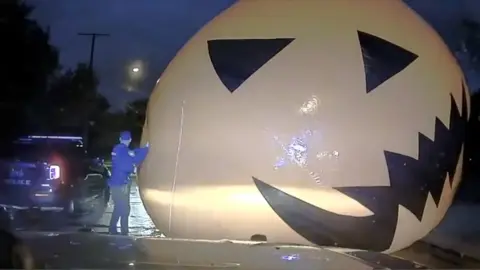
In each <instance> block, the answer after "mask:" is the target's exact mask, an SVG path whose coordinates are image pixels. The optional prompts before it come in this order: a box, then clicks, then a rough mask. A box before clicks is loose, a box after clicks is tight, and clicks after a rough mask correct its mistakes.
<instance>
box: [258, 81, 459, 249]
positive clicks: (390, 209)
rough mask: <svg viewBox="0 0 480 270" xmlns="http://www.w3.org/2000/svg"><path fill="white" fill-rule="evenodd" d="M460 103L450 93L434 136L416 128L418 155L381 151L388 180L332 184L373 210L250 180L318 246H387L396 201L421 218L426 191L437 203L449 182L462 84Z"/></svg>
mask: <svg viewBox="0 0 480 270" xmlns="http://www.w3.org/2000/svg"><path fill="white" fill-rule="evenodd" d="M462 88H463V89H462V109H461V111H460V109H459V108H458V106H457V104H456V102H455V99H454V97H453V95H450V98H451V111H450V123H449V127H446V126H445V125H444V124H443V123H442V122H441V121H440V120H439V119H438V118H437V119H436V122H435V139H434V140H433V141H432V140H430V139H429V138H428V137H426V136H425V135H423V134H421V133H419V135H418V140H419V157H418V159H414V158H411V157H408V156H405V155H401V154H398V153H393V152H388V151H385V159H386V161H387V166H388V171H389V177H390V186H378V187H375V186H373V187H372V186H370V187H342V188H335V189H336V190H338V191H340V192H342V193H343V194H345V195H347V196H349V197H351V198H353V199H355V200H356V201H358V202H359V203H361V204H362V205H363V206H365V207H366V208H368V209H369V210H370V211H372V212H373V213H375V214H374V215H373V216H368V217H349V216H343V215H338V214H335V213H332V212H329V211H326V210H324V209H321V208H318V207H316V206H314V205H312V204H309V203H307V202H305V201H302V200H300V199H298V198H295V197H293V196H291V195H289V194H287V193H285V192H283V191H281V190H279V189H277V188H275V187H273V186H271V185H269V184H267V183H265V182H263V181H261V180H259V179H257V178H255V177H253V181H254V183H255V185H256V186H257V188H258V190H259V191H260V193H261V194H262V195H263V197H264V198H265V199H266V201H267V202H268V204H269V205H270V206H271V207H272V209H273V210H274V211H275V212H276V214H277V215H278V216H279V217H280V218H281V219H282V220H283V221H284V222H285V223H286V224H288V226H290V228H292V229H293V230H294V231H296V232H297V233H298V234H300V235H301V236H302V237H304V238H305V239H307V240H308V241H310V242H312V243H314V244H316V245H320V246H337V247H344V248H354V249H364V250H371V251H385V250H387V249H389V248H390V246H391V244H392V241H393V237H394V235H395V230H396V228H397V221H398V214H399V213H398V209H399V205H401V206H403V207H405V208H406V209H408V210H409V211H410V212H411V213H412V214H414V215H415V216H416V218H417V219H418V220H419V221H421V219H422V216H423V212H424V209H425V206H426V203H427V198H428V195H429V194H430V195H431V196H432V198H433V200H434V201H435V204H436V205H437V206H438V204H439V202H440V198H441V195H442V191H443V188H444V185H445V181H446V179H447V175H448V181H449V184H450V186H452V185H453V179H454V176H455V174H456V173H457V172H456V168H457V165H458V163H459V162H460V161H461V158H462V157H461V156H460V154H461V152H462V148H463V144H464V141H465V129H466V125H467V121H468V107H467V98H466V95H467V94H468V93H466V92H465V86H464V85H463V84H462Z"/></svg>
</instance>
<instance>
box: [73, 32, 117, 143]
mask: <svg viewBox="0 0 480 270" xmlns="http://www.w3.org/2000/svg"><path fill="white" fill-rule="evenodd" d="M77 34H78V35H79V36H90V37H91V42H90V60H89V62H88V69H89V70H90V76H91V79H92V81H93V74H94V73H93V56H94V53H95V41H96V39H97V37H109V36H110V34H105V33H82V32H81V33H77ZM84 121H85V123H84V127H83V144H84V147H85V149H86V148H87V147H88V135H89V127H90V121H89V119H88V117H87V119H85V120H84Z"/></svg>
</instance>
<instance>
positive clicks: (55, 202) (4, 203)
mask: <svg viewBox="0 0 480 270" xmlns="http://www.w3.org/2000/svg"><path fill="white" fill-rule="evenodd" d="M109 176H110V172H109V170H108V169H107V167H106V166H105V165H104V164H103V161H102V160H100V159H98V158H88V156H87V152H86V150H85V149H84V147H83V141H82V138H81V137H74V136H26V137H22V138H19V139H18V140H16V141H14V142H12V143H11V145H10V147H7V148H6V149H1V150H0V207H3V208H6V209H20V210H21V209H25V210H26V209H40V210H42V211H61V212H65V213H68V214H73V213H77V212H80V211H88V207H89V205H92V204H91V203H88V202H91V201H92V200H95V199H101V200H102V203H104V204H105V205H106V204H107V203H108V200H109V194H110V193H109V189H108V184H107V179H108V177H109Z"/></svg>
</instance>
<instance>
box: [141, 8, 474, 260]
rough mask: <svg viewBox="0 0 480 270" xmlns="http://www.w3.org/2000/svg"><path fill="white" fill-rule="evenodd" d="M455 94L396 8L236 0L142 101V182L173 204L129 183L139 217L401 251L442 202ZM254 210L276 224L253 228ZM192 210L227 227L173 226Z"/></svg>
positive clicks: (448, 181) (444, 62) (412, 21)
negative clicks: (141, 203)
mask: <svg viewBox="0 0 480 270" xmlns="http://www.w3.org/2000/svg"><path fill="white" fill-rule="evenodd" d="M467 99H468V94H467V89H466V87H465V85H464V81H463V75H462V73H461V71H460V69H459V67H458V66H457V64H456V61H455V59H454V58H453V57H452V56H451V55H450V53H449V51H448V49H447V48H446V46H445V45H444V44H443V42H442V41H441V39H440V38H439V37H438V36H437V35H436V33H434V31H432V30H431V29H430V28H429V27H428V26H427V25H426V24H425V23H424V22H423V21H422V20H421V19H420V18H418V17H417V16H416V15H415V14H414V13H413V12H411V11H410V10H409V9H408V8H407V7H405V6H404V5H403V4H402V3H401V1H394V0H392V1H386V0H382V1H376V0H369V1H356V0H336V1H310V0H296V1H289V0H272V1H270V0H263V1H262V0H258V1H240V2H238V3H237V4H235V5H234V6H233V7H231V8H230V9H229V10H227V11H225V12H224V13H223V14H221V15H219V16H218V17H217V18H215V19H214V20H213V21H212V22H211V23H209V24H208V25H207V26H206V27H204V29H202V30H201V31H200V32H199V33H197V35H196V36H194V37H193V39H192V40H190V41H189V43H187V45H186V46H185V47H184V48H183V49H182V50H181V51H180V52H179V54H178V55H177V56H176V58H175V59H174V60H173V61H172V63H171V64H170V66H169V67H168V68H167V70H166V71H165V73H164V74H163V76H162V77H161V79H160V80H159V82H158V84H157V86H156V88H155V91H154V93H153V95H152V97H151V99H150V103H149V108H148V115H147V117H148V121H149V123H148V129H146V131H145V132H144V137H148V140H149V141H150V143H151V145H152V150H151V152H150V153H149V157H148V159H147V161H146V164H145V166H144V168H142V175H141V181H140V184H141V187H142V189H143V190H144V191H146V190H162V191H165V192H174V193H175V200H173V199H172V200H170V199H169V200H166V201H168V202H163V204H162V203H158V198H157V201H155V199H153V198H149V197H148V196H146V193H145V192H143V193H144V195H145V196H144V199H145V203H146V205H147V210H149V213H150V214H151V215H152V218H153V220H154V221H155V222H156V224H157V225H158V226H161V224H162V223H165V220H166V218H165V215H164V214H161V213H160V212H162V211H163V212H168V211H164V210H165V209H167V208H169V212H170V216H169V218H168V220H169V222H172V220H173V222H174V223H175V222H176V223H175V224H176V225H175V226H176V227H175V226H174V225H171V224H170V225H171V226H169V230H171V231H173V232H176V235H179V236H189V237H195V235H200V237H201V236H205V237H207V236H213V235H216V234H215V233H214V232H213V231H212V230H214V229H215V230H218V231H220V232H224V233H225V235H226V236H225V237H228V236H229V235H233V236H236V235H239V234H240V232H243V231H242V230H244V229H245V228H246V227H249V226H250V227H255V229H252V228H250V227H249V229H245V230H247V231H248V232H254V230H257V231H265V234H266V235H267V236H269V232H273V234H275V233H278V235H280V234H281V232H284V231H285V229H284V227H282V226H284V225H285V224H286V226H285V227H288V228H289V229H293V231H295V232H296V233H297V234H298V235H300V236H301V237H303V238H304V239H307V240H308V241H309V242H311V243H314V244H318V245H328V246H340V247H348V248H359V249H369V250H378V251H385V250H396V249H400V248H403V247H405V246H406V245H408V244H410V243H412V242H413V241H415V240H417V239H419V238H421V237H423V236H424V235H426V234H427V233H428V232H429V231H430V230H431V229H432V228H433V227H434V226H436V224H438V222H439V221H440V219H441V218H442V217H443V215H444V214H445V212H446V210H447V208H448V207H449V205H450V203H451V200H452V197H453V194H454V190H455V189H456V187H457V185H458V183H459V181H460V175H461V165H462V157H461V153H462V149H463V142H464V128H465V124H466V121H467V117H468V106H467V104H468V100H467ZM172 183H173V186H175V187H172ZM229 186H230V187H236V188H237V189H236V191H235V190H233V189H231V190H229V191H228V189H227V188H226V187H229ZM241 187H244V188H245V190H248V191H245V192H243V191H240V190H242V189H241ZM202 188H203V189H202ZM208 188H209V189H208ZM199 190H204V192H203V193H202V192H200V191H199ZM207 191H208V192H207ZM215 192H217V193H218V194H217V193H215ZM242 192H243V193H248V194H250V195H251V194H254V193H255V194H257V195H258V196H260V195H261V196H263V197H262V200H260V201H259V202H258V205H257V206H255V207H253V208H249V209H250V210H241V208H242V207H245V208H248V207H249V204H248V203H245V204H244V205H242V203H240V202H238V201H237V202H236V204H234V203H233V201H230V199H226V198H227V197H228V196H230V197H228V198H231V196H236V195H238V196H240V195H239V194H240V193H242ZM220 193H221V194H220ZM182 194H183V195H182ZM194 194H196V195H194ZM202 194H203V195H202ZM225 194H229V195H228V196H227V195H225ZM197 195H198V196H199V197H198V199H197V200H191V201H190V202H186V201H187V199H185V200H183V199H181V197H182V196H184V197H185V198H187V197H188V198H190V199H191V198H192V197H195V196H197ZM257 195H251V196H257ZM222 196H223V197H222ZM169 198H170V197H169ZM215 198H216V199H215ZM222 198H223V199H222ZM182 200H183V201H182ZM199 200H205V201H206V202H207V201H209V203H202V202H200V201H199ZM154 201H155V202H154ZM260 204H262V206H259V205H260ZM153 205H155V207H153ZM159 205H168V207H167V206H165V207H166V208H164V209H162V208H161V206H159ZM203 205H204V206H203ZM172 207H173V208H175V209H178V211H177V213H176V214H175V213H173V214H172ZM221 207H224V208H226V209H230V214H228V213H227V212H228V211H227V210H222V209H223V208H222V209H221ZM154 208H155V209H154ZM157 209H158V210H157ZM259 209H263V210H259ZM267 209H268V210H267ZM195 211H196V212H195ZM239 211H240V212H242V211H246V215H247V216H244V219H245V222H247V221H246V220H247V219H249V216H248V213H250V219H251V220H250V221H248V223H250V225H248V226H247V225H245V226H244V225H242V224H244V223H242V220H239V219H238V218H234V217H232V215H235V214H233V212H236V213H237V214H236V215H240V216H241V214H239V213H240V212H239ZM256 211H259V212H258V215H256V214H255V213H257V212H256ZM262 211H263V212H262ZM268 211H269V212H268ZM260 212H261V213H262V215H263V216H260V215H261V214H260ZM267 212H268V213H273V214H275V215H277V216H278V217H280V219H281V222H283V224H282V225H275V224H273V223H272V225H271V227H269V228H264V229H261V228H263V227H262V226H268V223H262V222H261V221H260V220H261V219H262V218H263V217H264V216H265V215H267V214H265V213H267ZM242 213H243V212H242ZM200 214H201V215H203V217H202V220H205V219H212V220H215V221H214V222H213V223H215V222H217V223H215V224H220V225H219V226H226V227H228V226H230V227H228V229H218V228H217V227H215V225H212V227H214V228H212V229H210V231H209V229H208V228H206V227H202V225H199V224H196V225H192V224H189V225H183V223H187V222H188V221H192V220H193V218H194V217H195V216H196V217H199V216H200ZM273 214H272V215H273ZM172 215H174V216H175V215H176V217H172ZM160 216H161V217H160ZM269 217H271V216H269ZM177 218H178V221H175V220H176V219H177ZM225 220H230V221H228V222H227V221H225ZM199 222H203V221H199ZM256 222H258V223H257V224H256V225H255V223H256ZM272 222H273V221H272ZM242 226H243V227H242ZM280 227H281V228H280ZM179 228H180V229H179ZM276 228H277V229H278V230H277V231H276ZM207 231H208V233H206V232H207ZM174 234H175V233H174ZM273 238H275V236H274V237H273ZM277 238H278V239H283V238H282V237H280V236H279V237H277ZM275 239H276V238H275Z"/></svg>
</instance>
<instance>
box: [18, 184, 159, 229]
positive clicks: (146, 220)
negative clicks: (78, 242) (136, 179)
mask: <svg viewBox="0 0 480 270" xmlns="http://www.w3.org/2000/svg"><path fill="white" fill-rule="evenodd" d="M130 205H131V213H130V220H129V225H130V234H131V235H132V236H158V235H160V233H159V232H158V231H157V230H156V229H155V226H154V225H153V223H152V221H151V219H150V217H149V216H148V214H147V212H146V211H145V208H144V207H143V203H142V201H141V199H140V195H139V192H138V187H137V186H136V185H135V184H134V185H132V189H131V195H130ZM112 206H113V204H112V202H111V201H110V202H109V203H108V205H107V206H106V207H105V205H104V203H103V198H100V197H99V198H95V199H93V200H91V201H90V202H88V203H87V205H86V211H85V212H83V213H82V214H79V215H76V216H74V217H68V216H66V215H64V214H62V213H60V212H39V211H38V212H34V211H29V212H23V211H20V212H17V213H15V215H14V216H12V218H13V219H12V220H11V224H10V226H11V227H12V229H14V230H16V231H78V230H79V229H82V228H84V227H89V228H92V229H93V230H94V231H95V232H99V233H106V232H107V229H108V227H107V225H108V223H109V220H110V216H111V213H112V209H113V207H112Z"/></svg>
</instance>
